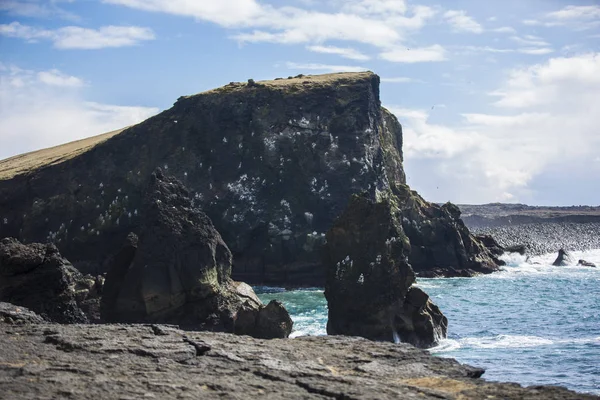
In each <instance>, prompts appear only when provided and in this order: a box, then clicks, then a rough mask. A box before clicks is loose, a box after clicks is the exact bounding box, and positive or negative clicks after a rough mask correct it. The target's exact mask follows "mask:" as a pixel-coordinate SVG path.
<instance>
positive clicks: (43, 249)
mask: <svg viewBox="0 0 600 400" xmlns="http://www.w3.org/2000/svg"><path fill="white" fill-rule="evenodd" d="M95 285H96V282H95V281H94V280H93V279H91V277H83V276H82V275H81V273H80V272H79V271H77V270H76V269H75V268H74V267H73V266H72V265H71V263H69V261H67V260H66V259H65V258H63V257H62V256H61V255H60V253H59V252H58V249H57V248H56V247H55V246H54V245H52V244H40V243H33V244H30V245H24V244H21V243H20V242H19V241H17V240H16V239H12V238H5V239H2V240H1V241H0V301H4V302H10V303H14V304H15V305H18V306H23V307H27V308H29V309H31V310H32V311H34V312H36V313H38V314H41V315H42V316H43V317H45V318H46V319H48V320H50V321H53V322H59V323H82V322H87V321H88V318H87V317H86V315H85V314H84V313H83V311H82V310H81V308H80V305H79V304H78V303H84V302H85V301H86V300H89V298H91V297H94V296H93V295H94V294H97V293H94V292H95V291H96V290H97V289H96V288H95ZM96 308H97V307H96Z"/></svg>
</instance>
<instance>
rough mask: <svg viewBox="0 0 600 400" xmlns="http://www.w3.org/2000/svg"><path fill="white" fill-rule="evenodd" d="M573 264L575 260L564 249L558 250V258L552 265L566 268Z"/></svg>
mask: <svg viewBox="0 0 600 400" xmlns="http://www.w3.org/2000/svg"><path fill="white" fill-rule="evenodd" d="M572 264H573V259H572V258H571V255H570V254H569V253H567V252H566V251H565V250H563V249H560V250H558V256H556V260H554V262H553V263H552V265H554V266H555V267H565V266H567V265H572Z"/></svg>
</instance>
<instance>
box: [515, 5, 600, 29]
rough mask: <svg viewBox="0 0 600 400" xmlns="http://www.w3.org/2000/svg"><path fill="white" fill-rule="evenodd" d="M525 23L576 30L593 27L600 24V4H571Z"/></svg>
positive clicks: (526, 20)
mask: <svg viewBox="0 0 600 400" xmlns="http://www.w3.org/2000/svg"><path fill="white" fill-rule="evenodd" d="M522 23H523V24H525V25H530V26H544V27H549V28H551V27H556V26H565V27H571V28H573V29H574V30H585V29H592V28H596V27H598V26H600V6H599V5H591V6H574V5H569V6H566V7H564V8H562V9H560V10H557V11H552V12H549V13H546V14H544V15H543V16H541V17H540V18H539V19H525V20H523V21H522Z"/></svg>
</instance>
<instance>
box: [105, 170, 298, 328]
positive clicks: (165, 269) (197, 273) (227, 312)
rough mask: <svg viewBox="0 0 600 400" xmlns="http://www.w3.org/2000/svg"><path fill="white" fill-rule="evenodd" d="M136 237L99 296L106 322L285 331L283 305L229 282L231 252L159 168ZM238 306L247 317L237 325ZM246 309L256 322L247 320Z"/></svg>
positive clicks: (117, 259)
mask: <svg viewBox="0 0 600 400" xmlns="http://www.w3.org/2000/svg"><path fill="white" fill-rule="evenodd" d="M141 213H142V221H143V222H142V226H141V229H140V232H141V233H140V236H139V240H138V239H136V237H135V236H134V235H130V236H129V237H128V240H127V242H126V244H125V245H124V246H123V247H122V249H121V250H120V252H119V253H118V254H117V255H116V256H115V257H114V260H113V264H112V266H111V267H110V269H109V271H108V273H107V277H106V290H105V291H104V297H103V300H102V312H103V315H102V317H103V319H104V320H105V321H107V322H160V323H170V324H177V325H180V326H182V327H183V328H185V329H195V330H198V329H201V330H217V331H226V332H233V331H236V332H237V333H241V334H255V335H257V336H261V337H266V338H272V337H287V336H288V335H289V333H290V332H291V325H292V324H291V319H290V317H289V315H288V314H287V311H286V310H285V309H284V308H283V306H281V305H280V304H279V303H274V304H273V305H269V306H267V307H264V306H263V305H262V303H261V302H260V300H259V299H258V298H257V297H256V295H255V294H254V292H253V291H252V288H250V287H249V286H248V285H247V284H245V283H241V282H234V281H232V280H231V278H230V275H231V259H232V256H231V252H230V251H229V249H228V247H227V245H226V244H225V242H224V241H223V239H222V238H221V235H220V234H219V232H217V230H216V229H215V228H214V226H213V224H212V222H211V220H210V219H209V218H208V217H207V216H206V215H205V214H204V213H203V212H201V211H200V210H199V209H198V208H196V207H194V203H193V200H192V199H191V197H190V193H189V192H188V191H187V189H186V188H185V187H184V186H183V185H182V184H181V183H180V182H179V181H177V180H176V179H174V178H172V177H168V176H165V175H164V174H163V172H162V171H161V170H160V169H158V170H157V171H156V172H155V173H154V174H152V177H151V179H150V184H149V186H148V189H147V192H146V196H145V200H144V203H143V209H142V211H141ZM238 312H241V313H242V314H244V317H245V321H244V322H245V323H244V324H243V326H237V324H236V320H237V318H238ZM248 313H250V314H252V315H254V316H255V320H256V323H255V324H253V325H252V324H248V323H247V321H246V320H247V319H248V318H247V315H248Z"/></svg>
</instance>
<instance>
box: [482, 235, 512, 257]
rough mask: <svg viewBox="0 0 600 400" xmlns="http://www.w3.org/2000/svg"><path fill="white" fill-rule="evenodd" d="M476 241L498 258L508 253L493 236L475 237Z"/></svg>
mask: <svg viewBox="0 0 600 400" xmlns="http://www.w3.org/2000/svg"><path fill="white" fill-rule="evenodd" d="M475 239H477V240H479V241H480V242H481V244H483V245H484V246H485V247H486V248H487V249H488V250H489V251H490V253H492V254H493V255H494V256H496V257H497V256H501V255H502V254H504V252H505V251H506V250H505V249H504V248H503V247H502V246H500V244H499V243H498V242H497V241H496V239H494V238H493V237H492V236H491V235H475Z"/></svg>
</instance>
